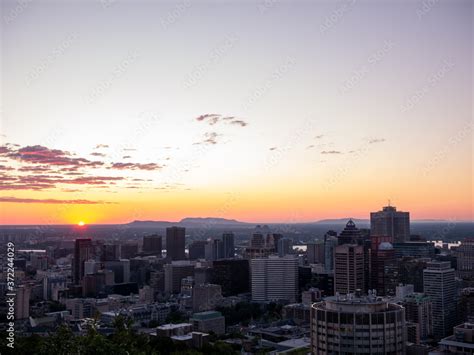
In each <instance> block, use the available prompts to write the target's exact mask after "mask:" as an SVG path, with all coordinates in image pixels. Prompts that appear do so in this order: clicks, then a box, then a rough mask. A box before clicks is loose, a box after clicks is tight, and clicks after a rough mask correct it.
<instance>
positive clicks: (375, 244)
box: [368, 236, 398, 296]
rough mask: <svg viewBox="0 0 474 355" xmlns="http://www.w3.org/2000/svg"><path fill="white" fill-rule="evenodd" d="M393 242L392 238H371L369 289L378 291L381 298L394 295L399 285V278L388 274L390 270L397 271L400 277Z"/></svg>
mask: <svg viewBox="0 0 474 355" xmlns="http://www.w3.org/2000/svg"><path fill="white" fill-rule="evenodd" d="M391 240H392V238H391V237H377V236H372V237H371V245H370V264H371V265H370V272H369V273H368V275H369V276H370V280H369V281H370V282H369V285H370V286H369V287H370V289H372V290H377V294H379V295H381V296H388V295H394V294H395V287H396V286H397V284H398V282H397V281H398V280H397V277H394V278H391V276H392V275H390V273H389V272H388V269H389V268H391V269H395V270H397V273H396V274H397V275H398V269H397V267H396V260H395V250H394V248H393V245H392V244H391V243H390V241H391ZM397 275H395V276H397Z"/></svg>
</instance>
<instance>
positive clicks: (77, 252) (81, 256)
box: [72, 238, 93, 285]
mask: <svg viewBox="0 0 474 355" xmlns="http://www.w3.org/2000/svg"><path fill="white" fill-rule="evenodd" d="M92 256H93V248H92V240H91V239H89V238H87V239H76V242H75V245H74V259H73V268H72V269H73V281H74V284H75V285H79V284H80V283H81V280H82V277H83V276H84V262H85V261H86V260H89V259H90V258H91V257H92Z"/></svg>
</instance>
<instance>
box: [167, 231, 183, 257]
mask: <svg viewBox="0 0 474 355" xmlns="http://www.w3.org/2000/svg"><path fill="white" fill-rule="evenodd" d="M185 236H186V229H185V228H182V227H168V228H166V256H167V258H168V259H170V260H184V259H186V253H185Z"/></svg>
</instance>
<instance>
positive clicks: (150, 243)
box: [142, 234, 163, 256]
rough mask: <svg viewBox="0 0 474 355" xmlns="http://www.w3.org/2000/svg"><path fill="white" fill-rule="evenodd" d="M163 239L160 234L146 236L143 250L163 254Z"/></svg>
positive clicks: (148, 252)
mask: <svg viewBox="0 0 474 355" xmlns="http://www.w3.org/2000/svg"><path fill="white" fill-rule="evenodd" d="M162 240H163V238H162V237H161V235H158V234H153V235H146V236H144V237H143V247H142V251H143V252H144V253H147V254H153V255H158V256H161V250H162Z"/></svg>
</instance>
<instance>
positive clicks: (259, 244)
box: [250, 232, 265, 248]
mask: <svg viewBox="0 0 474 355" xmlns="http://www.w3.org/2000/svg"><path fill="white" fill-rule="evenodd" d="M250 247H251V248H264V247H265V237H264V236H263V234H262V233H260V232H255V233H254V234H252V238H251V239H250Z"/></svg>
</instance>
